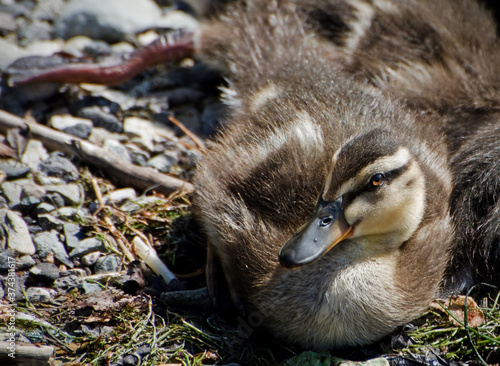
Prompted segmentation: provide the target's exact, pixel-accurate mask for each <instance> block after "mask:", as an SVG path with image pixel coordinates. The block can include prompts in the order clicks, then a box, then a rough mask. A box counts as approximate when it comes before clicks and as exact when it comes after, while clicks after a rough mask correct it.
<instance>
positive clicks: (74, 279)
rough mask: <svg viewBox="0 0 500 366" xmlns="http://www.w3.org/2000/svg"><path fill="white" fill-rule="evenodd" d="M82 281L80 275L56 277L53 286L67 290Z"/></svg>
mask: <svg viewBox="0 0 500 366" xmlns="http://www.w3.org/2000/svg"><path fill="white" fill-rule="evenodd" d="M82 281H83V280H82V279H81V278H80V277H79V276H76V275H69V276H64V277H60V278H58V279H56V280H55V281H54V284H53V285H52V286H53V287H54V288H56V289H60V290H67V289H70V288H73V287H76V286H78V285H79V284H81V283H82Z"/></svg>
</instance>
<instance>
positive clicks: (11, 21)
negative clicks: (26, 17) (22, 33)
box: [0, 11, 17, 35]
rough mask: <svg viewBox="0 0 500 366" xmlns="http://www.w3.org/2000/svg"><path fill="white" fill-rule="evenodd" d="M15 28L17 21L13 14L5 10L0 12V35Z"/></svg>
mask: <svg viewBox="0 0 500 366" xmlns="http://www.w3.org/2000/svg"><path fill="white" fill-rule="evenodd" d="M16 29H17V23H16V20H15V18H14V15H12V14H10V13H7V12H4V11H2V12H0V30H1V33H2V35H5V34H4V33H9V32H13V31H15V30H16Z"/></svg>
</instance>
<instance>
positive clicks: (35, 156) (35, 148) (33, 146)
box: [21, 140, 49, 171]
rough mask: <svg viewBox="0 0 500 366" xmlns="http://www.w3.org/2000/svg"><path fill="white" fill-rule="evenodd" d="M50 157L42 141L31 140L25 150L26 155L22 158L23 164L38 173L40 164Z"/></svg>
mask: <svg viewBox="0 0 500 366" xmlns="http://www.w3.org/2000/svg"><path fill="white" fill-rule="evenodd" d="M48 157H49V154H48V153H47V150H46V149H45V147H44V146H43V144H42V143H41V142H40V141H38V140H29V141H28V145H27V146H26V150H24V154H23V156H22V157H21V162H22V163H23V164H26V165H27V166H29V167H30V169H31V170H33V171H37V170H38V166H39V165H40V163H41V162H42V161H44V160H45V159H47V158H48Z"/></svg>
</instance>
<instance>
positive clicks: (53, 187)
mask: <svg viewBox="0 0 500 366" xmlns="http://www.w3.org/2000/svg"><path fill="white" fill-rule="evenodd" d="M43 188H44V189H45V191H46V192H47V193H59V194H60V195H61V196H62V197H63V198H64V202H65V203H66V204H67V205H78V204H80V203H81V201H82V200H83V195H84V193H83V187H81V186H80V185H78V184H76V183H69V184H64V185H62V184H50V185H45V186H43Z"/></svg>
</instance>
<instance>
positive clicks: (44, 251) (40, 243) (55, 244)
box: [33, 230, 74, 268]
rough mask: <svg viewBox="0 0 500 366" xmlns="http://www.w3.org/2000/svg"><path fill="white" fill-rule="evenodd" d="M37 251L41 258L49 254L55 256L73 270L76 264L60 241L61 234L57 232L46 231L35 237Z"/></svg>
mask: <svg viewBox="0 0 500 366" xmlns="http://www.w3.org/2000/svg"><path fill="white" fill-rule="evenodd" d="M33 241H34V242H35V246H36V250H37V253H38V255H39V256H40V258H45V257H46V256H47V255H48V254H49V253H52V254H54V257H56V258H57V259H58V260H59V261H60V262H61V263H63V264H64V265H66V266H68V267H70V268H73V267H74V264H73V262H72V261H71V259H70V258H69V256H68V253H67V252H66V249H65V248H64V244H63V243H61V241H60V240H59V233H58V232H57V231H55V230H52V231H50V232H48V231H44V232H41V233H38V234H35V235H34V238H33Z"/></svg>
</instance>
